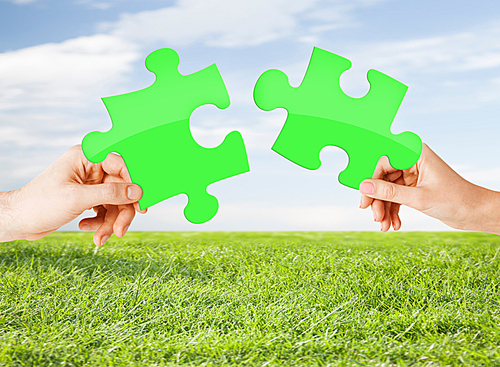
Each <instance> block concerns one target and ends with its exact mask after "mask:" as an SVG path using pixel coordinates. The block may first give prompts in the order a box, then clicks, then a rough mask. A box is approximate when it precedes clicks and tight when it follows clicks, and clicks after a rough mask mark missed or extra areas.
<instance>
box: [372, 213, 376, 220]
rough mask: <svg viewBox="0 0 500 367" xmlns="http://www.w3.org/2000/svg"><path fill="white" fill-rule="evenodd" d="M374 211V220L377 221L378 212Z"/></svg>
mask: <svg viewBox="0 0 500 367" xmlns="http://www.w3.org/2000/svg"><path fill="white" fill-rule="evenodd" d="M372 213H373V220H374V221H375V222H376V221H377V214H375V212H372Z"/></svg>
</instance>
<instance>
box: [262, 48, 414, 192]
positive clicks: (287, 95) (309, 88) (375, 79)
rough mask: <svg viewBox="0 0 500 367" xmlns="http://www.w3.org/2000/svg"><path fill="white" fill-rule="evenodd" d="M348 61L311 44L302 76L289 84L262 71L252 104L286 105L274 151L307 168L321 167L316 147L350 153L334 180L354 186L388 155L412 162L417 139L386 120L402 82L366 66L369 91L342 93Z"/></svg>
mask: <svg viewBox="0 0 500 367" xmlns="http://www.w3.org/2000/svg"><path fill="white" fill-rule="evenodd" d="M350 67H351V62H350V61H349V60H347V59H345V58H343V57H341V56H338V55H335V54H332V53H330V52H328V51H325V50H322V49H319V48H314V50H313V53H312V56H311V61H310V62H309V66H308V68H307V72H306V74H305V77H304V80H303V81H302V83H301V85H300V86H299V87H297V88H294V87H292V86H290V84H289V82H288V77H287V76H286V74H284V73H283V72H281V71H279V70H268V71H266V72H265V73H263V74H262V75H261V76H260V78H259V80H258V81H257V84H256V85H255V90H254V99H255V103H256V104H257V105H258V106H259V107H260V108H261V109H263V110H266V111H270V110H273V109H275V108H285V109H287V110H288V117H287V120H286V123H285V125H284V127H283V129H282V130H281V133H280V135H279V136H278V138H277V139H276V142H275V143H274V145H273V148H272V149H273V150H274V151H275V152H277V153H279V154H281V155H282V156H284V157H285V158H287V159H289V160H291V161H292V162H294V163H296V164H298V165H300V166H302V167H304V168H308V169H318V168H319V167H320V166H321V161H320V159H319V154H320V151H321V150H322V149H323V148H324V147H325V146H328V145H334V146H337V147H339V148H342V149H343V150H344V151H346V153H347V154H348V156H349V164H348V165H347V168H346V169H345V170H344V171H342V172H341V173H340V175H339V181H340V182H341V183H342V184H344V185H346V186H349V187H352V188H355V189H358V188H359V185H360V184H361V182H362V181H363V180H364V179H367V178H371V177H372V176H373V173H374V171H375V168H376V166H377V163H378V161H379V159H380V158H381V157H383V156H387V157H388V158H389V161H390V163H391V165H392V166H393V167H394V168H396V169H401V170H403V169H407V168H410V167H411V166H412V165H414V164H415V163H416V162H417V160H418V158H419V157H420V153H421V152H422V141H421V140H420V138H419V137H418V136H417V135H416V134H414V133H412V132H407V131H406V132H403V133H400V134H397V135H395V134H392V133H391V130H390V129H391V124H392V122H393V120H394V117H395V116H396V113H397V111H398V109H399V106H400V105H401V102H402V101H403V98H404V96H405V93H406V90H407V89H408V88H407V87H406V86H405V85H404V84H402V83H400V82H398V81H397V80H395V79H392V78H391V77H389V76H387V75H385V74H383V73H381V72H379V71H376V70H370V71H368V75H367V78H368V81H369V82H370V91H369V92H368V93H367V94H366V95H365V96H364V97H362V98H352V97H349V96H347V95H346V94H344V92H343V91H342V89H341V87H340V82H339V81H340V76H341V74H342V73H343V72H344V71H346V70H347V69H349V68H350Z"/></svg>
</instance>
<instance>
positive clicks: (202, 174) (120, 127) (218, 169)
mask: <svg viewBox="0 0 500 367" xmlns="http://www.w3.org/2000/svg"><path fill="white" fill-rule="evenodd" d="M179 62H180V60H179V56H178V54H177V53H176V52H175V51H174V50H172V49H166V48H165V49H159V50H156V51H154V52H152V53H151V54H150V55H149V56H148V57H147V58H146V68H147V69H148V70H149V71H151V72H153V73H154V74H155V75H156V80H155V82H154V83H153V84H152V85H151V86H149V87H147V88H145V89H142V90H139V91H136V92H131V93H127V94H122V95H117V96H112V97H106V98H103V99H102V100H103V102H104V104H105V105H106V108H107V110H108V113H109V115H110V116H111V121H112V123H113V127H112V128H111V129H110V130H109V131H107V132H104V133H102V132H92V133H89V134H88V135H86V136H85V138H84V139H83V142H82V148H83V152H84V154H85V156H86V157H87V159H88V160H89V161H91V162H94V163H97V162H101V161H103V160H105V159H106V157H107V155H108V154H109V153H111V152H116V153H119V154H120V155H121V156H122V157H123V160H124V161H125V164H126V165H127V168H128V171H129V173H130V177H131V179H132V182H133V183H135V184H138V185H139V186H141V187H142V189H143V196H142V198H141V200H139V206H140V208H141V209H145V208H148V207H150V206H152V205H154V204H156V203H158V202H160V201H163V200H165V199H168V198H171V197H173V196H176V195H179V194H186V195H187V196H188V204H187V205H186V208H185V209H184V215H185V216H186V219H188V220H189V221H190V222H192V223H204V222H207V221H209V220H210V219H212V218H213V217H214V215H215V214H216V213H217V210H218V207H219V203H218V201H217V199H216V198H215V197H214V196H212V195H210V194H208V193H207V186H208V185H210V184H212V183H214V182H217V181H220V180H223V179H225V178H228V177H232V176H235V175H238V174H241V173H244V172H248V171H249V169H250V168H249V165H248V158H247V154H246V150H245V145H244V143H243V138H242V137H241V135H240V133H239V132H237V131H233V132H231V133H230V134H228V135H227V136H226V138H225V139H224V141H223V142H222V144H220V145H219V146H218V147H215V148H204V147H202V146H200V145H198V143H196V141H195V140H194V138H193V136H192V134H191V130H190V128H189V118H190V116H191V114H192V112H193V111H194V110H195V109H196V108H198V107H200V106H202V105H205V104H214V105H216V106H217V107H219V108H221V109H224V108H227V107H228V106H229V103H230V102H229V95H228V93H227V90H226V87H225V85H224V81H223V80H222V77H221V75H220V73H219V70H218V69H217V66H216V65H215V64H213V65H211V66H209V67H207V68H205V69H203V70H200V71H198V72H196V73H193V74H190V75H181V74H180V73H179V70H178V66H179Z"/></svg>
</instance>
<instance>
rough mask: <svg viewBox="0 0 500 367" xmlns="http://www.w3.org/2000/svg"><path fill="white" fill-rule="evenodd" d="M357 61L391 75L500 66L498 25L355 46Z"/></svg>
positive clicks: (472, 69)
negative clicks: (362, 61) (383, 70)
mask: <svg viewBox="0 0 500 367" xmlns="http://www.w3.org/2000/svg"><path fill="white" fill-rule="evenodd" d="M349 48H350V49H351V51H352V53H353V55H354V56H355V58H356V60H366V61H365V62H369V63H370V66H371V67H372V68H382V69H385V70H390V71H391V72H392V73H397V74H400V73H411V72H413V73H424V74H428V73H430V74H436V73H452V72H469V71H474V70H484V69H491V68H497V67H499V66H500V22H493V23H490V24H486V25H483V26H481V27H476V28H473V29H469V30H468V31H464V32H459V33H455V34H449V35H442V36H435V37H427V38H415V39H407V40H403V41H386V42H374V43H370V44H355V45H353V46H350V47H349Z"/></svg>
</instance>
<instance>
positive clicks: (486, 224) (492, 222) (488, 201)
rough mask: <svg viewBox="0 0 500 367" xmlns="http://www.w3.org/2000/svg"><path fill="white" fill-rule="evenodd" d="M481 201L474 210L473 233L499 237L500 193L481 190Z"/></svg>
mask: <svg viewBox="0 0 500 367" xmlns="http://www.w3.org/2000/svg"><path fill="white" fill-rule="evenodd" d="M481 189H482V190H481V191H483V193H482V201H481V202H480V205H479V206H478V207H477V208H476V211H477V214H478V215H477V216H476V217H475V221H474V225H473V228H470V229H472V230H474V231H481V232H488V233H494V234H497V235H500V192H498V191H493V190H488V189H484V188H481Z"/></svg>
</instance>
